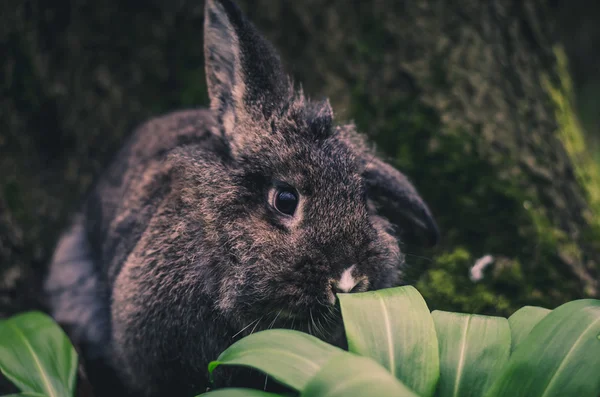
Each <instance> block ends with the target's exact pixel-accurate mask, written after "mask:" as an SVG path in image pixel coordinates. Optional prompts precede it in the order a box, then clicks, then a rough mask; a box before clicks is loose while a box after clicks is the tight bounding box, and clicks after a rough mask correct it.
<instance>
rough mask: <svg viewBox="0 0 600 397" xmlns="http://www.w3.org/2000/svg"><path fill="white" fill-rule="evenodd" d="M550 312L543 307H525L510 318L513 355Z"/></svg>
mask: <svg viewBox="0 0 600 397" xmlns="http://www.w3.org/2000/svg"><path fill="white" fill-rule="evenodd" d="M548 313H550V310H548V309H544V308H543V307H535V306H525V307H522V308H521V309H519V310H517V311H516V312H514V313H513V315H512V316H510V317H509V318H508V324H509V325H510V333H511V336H512V338H511V348H510V351H511V353H512V352H514V351H515V349H516V347H517V346H518V345H519V344H520V343H521V342H522V341H523V339H525V337H527V335H529V333H530V332H531V330H532V329H533V327H534V326H535V325H536V324H537V323H539V322H540V320H541V319H543V318H544V317H546V315H547V314H548Z"/></svg>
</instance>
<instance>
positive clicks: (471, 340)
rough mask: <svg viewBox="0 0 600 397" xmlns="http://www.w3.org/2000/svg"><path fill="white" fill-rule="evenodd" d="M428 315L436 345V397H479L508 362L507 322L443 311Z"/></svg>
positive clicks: (505, 320) (503, 319) (508, 338)
mask: <svg viewBox="0 0 600 397" xmlns="http://www.w3.org/2000/svg"><path fill="white" fill-rule="evenodd" d="M431 315H432V316H433V320H434V322H435V328H436V330H437V336H438V341H439V344H440V382H439V385H438V390H437V396H439V397H469V396H477V397H479V396H481V395H482V394H483V392H484V391H485V390H487V388H488V387H489V386H490V385H491V383H492V382H493V381H494V380H495V377H496V376H497V375H498V373H499V371H500V370H501V369H502V368H503V367H504V365H505V364H506V362H507V360H508V357H509V354H510V328H509V326H508V320H507V319H505V318H501V317H489V316H478V315H470V314H462V313H449V312H443V311H434V312H433V313H431Z"/></svg>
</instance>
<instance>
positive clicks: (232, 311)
mask: <svg viewBox="0 0 600 397" xmlns="http://www.w3.org/2000/svg"><path fill="white" fill-rule="evenodd" d="M205 54H206V63H207V65H206V66H207V79H208V86H209V94H210V98H211V110H190V111H183V112H177V113H173V114H171V115H167V116H164V117H161V118H157V119H154V120H152V121H149V122H147V123H146V124H144V125H143V126H142V127H140V128H139V129H138V130H137V131H136V132H135V133H134V134H133V136H132V137H131V139H130V140H129V143H128V144H127V145H126V146H125V148H124V149H123V150H122V151H121V152H120V153H119V155H118V156H117V158H116V159H115V161H114V162H113V163H112V165H111V166H110V167H109V169H108V170H107V172H106V173H105V174H104V175H103V176H102V177H101V178H100V180H99V181H98V183H97V185H96V187H95V188H94V190H93V191H92V193H91V195H90V196H89V198H88V199H87V201H86V203H85V205H84V207H83V210H82V212H81V213H80V214H79V215H78V216H77V217H76V218H75V220H74V222H73V225H72V227H71V229H70V230H69V231H68V232H67V233H66V234H65V235H64V236H63V238H62V239H61V241H60V243H59V245H58V247H57V249H56V252H55V255H54V258H53V261H52V264H51V267H50V275H49V278H48V280H47V283H46V290H47V292H48V294H49V297H50V305H51V307H52V311H53V315H54V316H55V317H56V318H57V320H58V321H60V322H61V323H63V324H64V325H66V326H67V329H68V330H69V332H70V334H71V336H72V337H73V339H74V340H75V341H76V342H77V343H79V344H81V346H82V347H83V349H84V356H85V357H86V358H88V359H89V360H99V361H101V362H105V363H108V365H109V366H110V367H112V368H113V369H114V370H115V371H116V372H117V373H119V375H120V376H121V379H123V381H124V383H125V384H126V385H127V386H128V387H129V388H130V389H131V390H133V391H135V392H136V393H141V394H144V395H154V394H158V395H161V394H165V393H168V394H173V395H175V394H176V393H177V392H181V393H183V395H185V394H189V393H193V392H201V391H203V390H204V388H205V387H206V386H207V373H206V366H207V364H208V362H209V361H211V360H213V359H215V358H216V357H217V356H218V354H219V353H220V352H221V351H222V350H223V349H225V348H226V347H227V346H229V345H230V344H231V343H232V342H233V341H235V340H237V339H239V338H241V337H242V336H244V335H247V334H249V333H250V332H253V331H256V330H260V329H265V328H268V327H288V328H289V327H293V328H296V329H301V330H304V331H308V332H312V333H314V334H316V335H317V336H319V337H321V338H323V339H325V340H327V341H329V342H333V343H340V340H341V339H340V336H341V334H340V332H339V331H340V329H341V328H340V321H339V313H337V312H336V310H335V308H334V303H335V295H334V294H335V292H354V291H365V290H368V289H379V288H385V287H390V286H393V285H395V284H397V283H399V282H401V275H402V265H403V259H402V254H401V252H400V249H399V245H398V240H397V236H396V235H395V234H394V229H399V230H402V231H406V232H413V231H415V230H421V231H423V232H424V234H425V235H427V236H428V237H429V240H435V239H436V238H437V229H436V226H435V223H434V221H433V219H432V217H431V215H430V213H429V211H428V209H427V207H426V206H425V204H424V203H423V202H422V200H421V199H420V197H419V196H418V194H417V192H416V191H415V189H414V188H413V187H412V185H410V183H409V182H408V181H407V179H406V178H405V177H404V176H403V175H402V174H400V173H399V172H398V171H396V170H395V169H393V168H392V167H391V166H390V165H388V164H386V163H384V162H383V161H381V160H379V159H378V158H377V157H375V156H374V154H373V153H371V152H370V151H369V150H368V149H367V147H366V145H365V144H364V142H363V140H362V138H361V136H360V135H359V134H357V133H356V132H355V129H354V127H353V126H352V125H345V126H336V125H334V124H333V113H332V110H331V108H330V107H329V103H328V102H326V101H324V102H312V101H309V100H308V99H306V98H305V97H304V95H303V94H302V93H301V92H298V91H296V90H294V88H293V86H292V85H291V83H290V82H289V80H288V78H287V77H286V75H285V73H284V72H283V69H282V68H281V65H280V63H279V59H278V58H277V55H276V54H275V52H274V51H273V50H272V48H271V47H270V45H269V44H268V43H267V42H266V41H264V39H262V37H260V35H258V33H257V32H256V30H255V29H254V28H253V27H252V25H251V24H250V23H249V22H248V21H246V20H245V19H244V17H243V16H242V15H241V13H240V12H239V10H237V8H236V7H235V6H234V5H233V4H232V3H231V2H230V1H227V0H209V1H208V3H207V8H206V22H205ZM315 319H316V320H315ZM325 324H327V325H326V326H325Z"/></svg>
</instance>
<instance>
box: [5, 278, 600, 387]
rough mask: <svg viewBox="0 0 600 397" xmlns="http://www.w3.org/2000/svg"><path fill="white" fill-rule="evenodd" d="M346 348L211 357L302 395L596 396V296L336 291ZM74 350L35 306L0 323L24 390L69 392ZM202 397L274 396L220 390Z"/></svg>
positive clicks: (290, 337)
mask: <svg viewBox="0 0 600 397" xmlns="http://www.w3.org/2000/svg"><path fill="white" fill-rule="evenodd" d="M339 299H340V307H341V311H342V316H343V318H344V327H345V329H346V336H347V339H348V347H349V349H348V350H349V351H344V350H342V349H339V348H337V347H334V346H332V345H329V344H327V343H325V342H322V341H321V340H319V339H317V338H315V337H313V336H311V335H308V334H305V333H302V332H298V331H292V330H282V329H275V330H268V331H262V332H257V333H255V334H252V335H250V336H247V337H245V338H243V339H241V340H240V341H238V342H236V343H234V344H233V345H231V346H230V347H229V348H228V349H226V350H225V351H224V352H223V353H222V354H221V355H220V356H219V358H218V359H217V360H216V361H214V362H212V363H210V365H209V372H210V373H211V374H212V373H213V371H215V369H216V368H218V367H219V366H247V367H252V368H255V369H258V370H260V371H262V372H264V373H266V374H268V375H269V376H270V377H271V378H273V379H275V380H277V381H279V382H280V383H282V384H285V385H287V386H289V387H290V388H291V389H293V390H295V391H296V394H298V395H300V396H301V397H312V396H318V397H335V396H344V397H352V396H378V397H386V396H395V397H404V396H409V397H416V396H425V397H432V396H438V397H446V396H460V397H468V396H483V397H496V396H510V397H518V396H528V397H535V396H542V397H550V396H561V397H569V396H574V397H575V396H576V397H586V396H589V397H598V396H599V395H600V300H592V299H585V300H577V301H572V302H569V303H566V304H564V305H562V306H560V307H558V308H557V309H555V310H553V311H550V310H548V309H543V308H539V307H531V306H527V307H524V308H522V309H520V310H518V311H517V312H516V313H514V314H513V315H512V316H511V317H509V318H508V319H506V318H502V317H491V316H480V315H470V314H462V313H450V312H445V311H433V312H431V313H430V312H429V309H428V307H427V305H426V303H425V301H424V300H423V298H422V297H421V295H420V294H419V293H418V292H417V290H416V289H414V288H413V287H398V288H391V289H387V290H380V291H374V292H367V293H360V294H340V295H339ZM76 367H77V357H76V354H75V351H74V349H73V347H72V346H71V344H70V343H69V341H68V339H67V338H66V336H65V335H64V333H63V332H62V330H60V328H59V327H58V326H57V325H56V324H55V323H54V322H53V321H52V320H51V319H50V318H49V317H47V316H46V315H43V314H41V313H37V312H33V313H26V314H23V315H19V316H15V317H12V318H10V319H8V320H4V321H2V322H0V370H2V372H3V373H4V374H5V375H6V376H7V378H8V379H10V380H11V381H13V382H14V383H15V385H17V386H18V387H19V388H20V389H21V391H22V392H23V394H21V395H25V396H49V397H54V396H71V395H73V392H74V383H75V371H76ZM202 396H207V397H219V396H228V397H276V396H278V395H277V394H272V393H267V392H263V391H259V390H249V389H231V388H229V389H220V390H215V391H211V392H208V393H205V394H203V395H202Z"/></svg>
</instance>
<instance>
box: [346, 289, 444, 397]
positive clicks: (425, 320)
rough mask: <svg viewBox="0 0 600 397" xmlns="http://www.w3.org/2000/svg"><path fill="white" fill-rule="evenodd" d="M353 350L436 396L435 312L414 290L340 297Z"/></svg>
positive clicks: (417, 389) (426, 396) (421, 391)
mask: <svg viewBox="0 0 600 397" xmlns="http://www.w3.org/2000/svg"><path fill="white" fill-rule="evenodd" d="M338 297H339V299H340V305H341V308H342V316H343V318H344V327H345V329H346V337H347V339H348V348H349V350H350V351H351V352H353V353H356V354H359V355H362V356H367V357H371V358H373V359H374V360H375V361H377V362H378V363H380V364H381V365H383V366H384V367H385V368H387V369H388V370H389V371H390V372H391V374H392V375H394V376H395V377H397V378H398V379H400V380H401V381H402V382H403V383H404V384H405V385H407V386H408V387H409V388H410V389H412V390H414V391H415V392H417V393H418V394H419V395H421V396H424V397H429V396H432V395H433V393H434V392H435V387H436V384H437V381H438V379H439V375H440V368H439V356H438V340H437V336H436V332H435V326H434V324H433V319H432V317H431V313H430V312H429V309H428V308H427V304H426V303H425V301H424V300H423V297H422V296H421V294H419V292H417V290H416V289H415V288H413V287H410V286H407V287H399V288H389V289H384V290H378V291H373V292H365V293H359V294H338Z"/></svg>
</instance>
